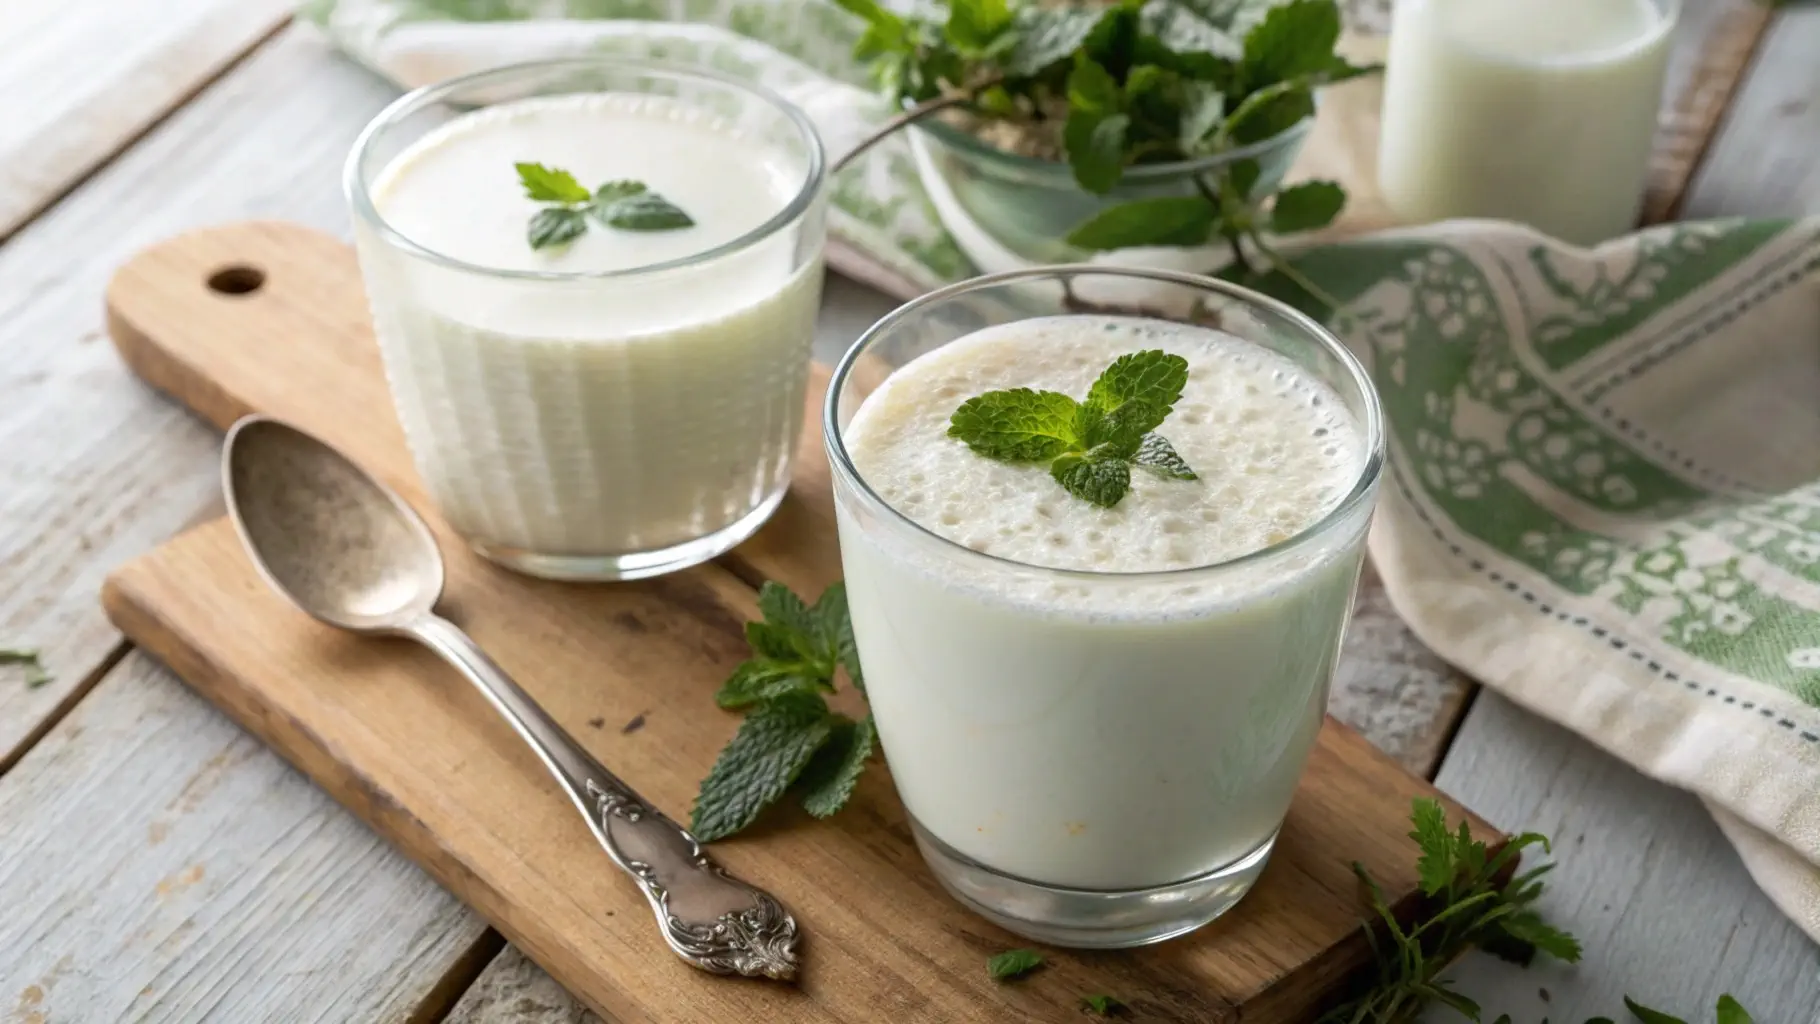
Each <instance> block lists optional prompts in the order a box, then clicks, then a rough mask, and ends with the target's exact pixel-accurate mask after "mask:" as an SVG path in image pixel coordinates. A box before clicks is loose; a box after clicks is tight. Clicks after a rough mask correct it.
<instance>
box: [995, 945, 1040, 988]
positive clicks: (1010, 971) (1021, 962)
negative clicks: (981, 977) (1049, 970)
mask: <svg viewBox="0 0 1820 1024" xmlns="http://www.w3.org/2000/svg"><path fill="white" fill-rule="evenodd" d="M1041 966H1043V955H1042V954H1041V953H1038V952H1037V951H1036V950H1034V949H1008V950H1006V951H1004V952H1003V953H999V954H996V955H994V956H993V957H992V959H990V960H988V961H986V974H987V975H988V976H989V977H991V978H992V980H993V981H1009V980H1011V979H1012V978H1021V977H1023V976H1024V975H1026V974H1029V973H1030V972H1031V971H1034V970H1036V969H1037V968H1038V967H1041Z"/></svg>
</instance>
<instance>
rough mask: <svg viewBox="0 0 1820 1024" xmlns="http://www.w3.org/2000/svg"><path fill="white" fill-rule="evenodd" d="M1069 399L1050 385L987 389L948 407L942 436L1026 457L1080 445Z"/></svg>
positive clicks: (1000, 454)
mask: <svg viewBox="0 0 1820 1024" xmlns="http://www.w3.org/2000/svg"><path fill="white" fill-rule="evenodd" d="M1075 406H1076V403H1075V401H1074V399H1072V398H1069V397H1068V396H1067V395H1064V394H1061V393H1060V392H1056V391H1032V390H1031V389H1029V388H1015V389H1012V390H1010V391H988V392H986V393H985V394H983V395H980V396H978V397H976V398H970V399H968V400H967V401H965V402H963V403H962V404H961V407H960V408H958V409H956V410H954V415H953V416H952V417H951V418H950V419H949V422H948V436H949V437H953V438H958V439H960V440H961V441H964V442H966V444H967V447H969V448H972V449H973V450H974V451H975V452H978V453H979V454H981V455H984V456H986V457H987V458H991V459H999V460H1002V461H1005V462H1032V461H1037V460H1041V459H1053V458H1055V457H1056V456H1057V455H1060V454H1062V453H1063V452H1066V451H1071V450H1074V449H1077V448H1079V447H1081V439H1080V437H1079V436H1078V435H1077V434H1076V433H1075V428H1074V423H1075V411H1074V410H1075Z"/></svg>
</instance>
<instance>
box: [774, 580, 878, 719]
mask: <svg viewBox="0 0 1820 1024" xmlns="http://www.w3.org/2000/svg"><path fill="white" fill-rule="evenodd" d="M761 596H762V593H761ZM810 614H811V615H813V616H814V617H815V622H816V633H817V634H818V635H819V637H820V638H821V643H822V649H823V650H825V651H827V652H828V653H829V654H830V655H831V656H832V657H833V659H834V660H835V661H836V662H838V663H839V664H840V666H841V667H842V668H845V669H846V670H847V678H848V679H851V680H853V688H854V689H856V690H858V691H859V692H860V693H861V694H862V695H863V694H865V692H866V678H865V676H864V675H863V674H862V673H861V672H860V667H859V647H858V646H857V645H856V644H855V643H854V640H853V618H852V616H851V615H850V614H848V612H847V585H846V584H845V583H834V584H831V585H829V587H828V589H827V590H824V591H822V596H821V599H820V600H818V601H816V602H815V607H814V608H813V609H811V610H810ZM829 674H830V676H832V674H833V673H832V667H831V668H830V673H829Z"/></svg>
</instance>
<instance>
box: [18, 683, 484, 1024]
mask: <svg viewBox="0 0 1820 1024" xmlns="http://www.w3.org/2000/svg"><path fill="white" fill-rule="evenodd" d="M0 821H5V822H7V826H6V856H5V857H0V905H4V906H5V907H6V913H5V914H0V1007H5V1008H7V1009H9V1010H11V1011H12V1012H11V1014H10V1015H9V1016H8V1017H7V1018H6V1019H7V1020H8V1021H9V1022H13V1024H49V1022H57V1021H116V1020H157V1021H194V1020H203V1019H205V1018H206V1019H210V1020H224V1021H257V1020H272V1019H275V1018H274V1016H273V1015H274V1014H276V1013H279V1012H281V1011H283V1012H293V1013H296V1014H298V1016H297V1017H295V1018H292V1019H303V1016H304V1015H305V1013H306V1011H307V1016H308V1018H309V1019H312V1020H334V1021H368V1020H381V1019H384V1020H400V1021H402V1020H406V1019H417V1018H416V1015H417V1014H419V1013H421V1012H422V1011H423V1010H424V1008H425V1007H426V1005H429V1004H435V1003H438V1002H442V1003H443V1004H444V1005H446V1002H448V1001H451V1000H452V997H453V995H454V993H450V992H448V991H446V990H445V989H440V988H439V985H440V983H441V981H442V978H443V977H444V975H445V974H447V973H448V972H449V971H450V969H451V968H452V967H454V966H455V965H459V964H463V963H469V962H472V961H474V959H475V958H476V957H477V956H489V955H491V954H492V952H493V949H494V948H495V947H494V946H493V945H492V944H491V943H490V942H489V941H488V939H487V933H486V930H485V927H484V925H482V924H481V922H480V921H479V919H478V918H476V917H474V916H473V915H472V914H470V913H469V912H468V911H467V910H466V909H465V908H464V907H462V906H461V905H460V904H459V903H457V902H455V900H453V899H451V898H450V897H449V896H448V894H447V893H445V892H443V891H442V890H441V889H439V888H437V887H436V884H435V883H434V882H432V881H431V880H430V879H429V877H428V876H426V875H424V874H423V873H422V872H420V871H418V870H417V869H416V868H415V867H413V866H412V865H411V864H410V863H409V862H408V861H406V860H405V859H404V858H402V857H400V856H399V855H397V854H396V853H394V852H393V851H392V850H390V849H389V848H387V847H386V845H385V844H384V843H382V842H381V841H380V840H379V839H378V838H377V837H375V836H374V835H372V834H371V833H370V832H368V831H366V829H364V828H362V827H361V826H360V824H359V823H358V822H356V821H355V820H353V819H352V818H350V817H348V816H347V815H345V814H342V813H340V812H339V811H337V810H336V809H335V807H334V805H333V803H332V802H331V801H330V800H329V798H328V797H327V796H326V795H324V794H323V793H322V792H321V791H319V790H317V789H316V788H315V787H314V786H312V785H311V784H310V782H309V780H308V779H305V778H304V777H302V776H301V775H298V774H297V773H296V772H294V771H292V770H291V769H290V768H288V767H287V766H286V765H285V764H284V763H283V762H282V761H280V760H279V759H278V758H277V757H275V756H273V755H272V754H271V752H269V751H267V750H266V749H265V748H264V747H263V746H261V745H260V743H259V741H258V739H256V738H255V737H252V736H249V735H247V734H246V733H244V732H241V731H240V730H239V729H237V728H235V727H234V725H233V724H232V723H230V722H228V721H227V720H226V719H224V718H222V717H221V716H220V715H217V714H215V713H214V712H213V711H212V710H211V709H210V708H208V706H207V705H206V704H204V703H203V702H202V700H201V699H200V698H198V697H196V696H195V695H194V694H192V693H190V692H189V691H188V690H186V689H185V688H184V687H183V686H181V685H180V684H179V683H178V681H177V680H176V679H174V678H172V677H171V676H170V674H169V673H167V672H165V671H164V670H163V669H161V668H159V667H158V666H157V665H156V664H154V663H153V662H152V661H151V660H150V659H148V658H146V657H145V656H143V655H137V654H135V655H131V656H129V657H128V658H127V660H126V661H125V662H124V663H122V664H121V665H120V667H119V668H117V669H116V670H115V671H113V672H112V673H110V674H109V675H108V677H107V678H106V679H105V680H103V681H102V682H101V684H100V685H99V686H98V687H97V688H96V690H95V692H94V693H93V694H92V695H91V696H90V698H89V699H88V700H86V701H84V702H83V703H82V705H81V706H80V707H78V708H77V709H76V710H75V712H73V713H72V714H71V715H70V716H69V717H68V718H67V719H65V720H64V721H63V722H62V723H61V724H60V725H59V727H58V728H57V729H55V730H53V731H52V732H51V734H50V735H49V736H47V737H46V738H45V740H44V742H42V743H40V744H39V745H38V746H37V747H36V748H35V749H34V750H33V751H32V753H31V754H30V755H29V756H28V757H26V758H25V759H24V760H23V761H21V762H20V763H19V765H18V766H17V767H16V768H15V769H14V770H13V771H12V772H11V773H9V774H8V775H7V776H6V778H5V779H4V780H0ZM474 966H475V967H476V968H477V967H478V963H476V964H475V965H474Z"/></svg>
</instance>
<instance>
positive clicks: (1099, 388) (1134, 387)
mask: <svg viewBox="0 0 1820 1024" xmlns="http://www.w3.org/2000/svg"><path fill="white" fill-rule="evenodd" d="M1187 386H1188V360H1186V359H1183V358H1182V357H1181V356H1178V355H1172V354H1170V353H1167V352H1164V351H1163V350H1161V349H1151V350H1149V351H1145V352H1131V353H1127V354H1126V355H1122V356H1120V357H1118V358H1117V359H1114V360H1113V361H1112V365H1111V366H1108V367H1106V369H1105V370H1104V371H1102V372H1101V373H1100V375H1099V377H1097V378H1096V379H1095V380H1094V382H1093V386H1092V387H1091V388H1089V389H1088V390H1087V403H1086V404H1087V405H1089V406H1092V407H1093V408H1095V409H1099V410H1100V411H1102V412H1111V411H1113V410H1114V409H1117V408H1118V407H1119V406H1121V405H1124V404H1125V403H1126V402H1148V403H1150V404H1152V405H1154V406H1156V407H1157V408H1159V409H1161V410H1162V415H1163V416H1167V415H1169V411H1170V410H1171V409H1173V408H1174V407H1175V403H1176V401H1177V400H1178V399H1180V398H1181V397H1182V389H1183V388H1185V387H1187ZM1157 422H1158V423H1161V422H1162V420H1161V419H1160V418H1159V419H1158V420H1157Z"/></svg>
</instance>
